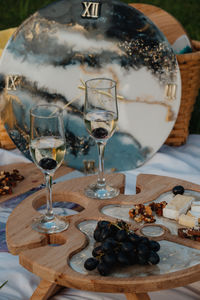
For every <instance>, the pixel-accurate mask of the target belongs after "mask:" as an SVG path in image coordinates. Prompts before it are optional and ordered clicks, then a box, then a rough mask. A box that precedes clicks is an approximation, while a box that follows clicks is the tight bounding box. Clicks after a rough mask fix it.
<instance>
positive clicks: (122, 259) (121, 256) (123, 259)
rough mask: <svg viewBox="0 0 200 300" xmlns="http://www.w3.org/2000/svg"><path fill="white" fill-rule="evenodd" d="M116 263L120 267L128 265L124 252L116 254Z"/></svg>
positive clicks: (127, 258)
mask: <svg viewBox="0 0 200 300" xmlns="http://www.w3.org/2000/svg"><path fill="white" fill-rule="evenodd" d="M117 261H118V262H119V263H120V264H122V265H129V264H130V261H129V257H128V255H126V254H125V253H124V252H119V253H117Z"/></svg>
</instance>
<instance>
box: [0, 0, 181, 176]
mask: <svg viewBox="0 0 200 300" xmlns="http://www.w3.org/2000/svg"><path fill="white" fill-rule="evenodd" d="M95 77H106V78H111V79H114V80H115V81H116V82H117V98H118V108H119V120H118V125H117V129H116V132H115V133H114V135H113V136H112V138H111V139H110V140H109V141H108V143H107V146H106V149H105V168H106V169H107V170H112V171H121V170H128V169H133V168H135V167H138V166H140V165H141V164H143V163H144V162H145V161H147V160H148V159H149V158H150V157H152V155H153V154H154V153H155V152H156V151H157V150H158V149H159V148H160V146H161V145H162V144H163V143H164V142H165V140H166V138H167V137H168V135H169V133H170V131H171V129H172V128H173V125H174V123H175V121H176V117H177V114H178V110H179V106H180V98H181V81H180V71H179V68H178V63H177V61H176V57H175V55H174V53H173V50H172V48H171V46H170V44H169V43H168V41H167V40H166V38H165V37H164V35H163V34H162V33H161V32H160V31H159V29H158V28H157V27H156V26H155V25H154V24H153V23H152V22H151V21H150V20H149V19H148V18H147V17H145V15H143V14H142V13H141V12H139V11H138V10H136V9H135V8H134V7H131V6H129V5H127V4H125V3H123V2H119V1H116V0H93V1H86V0H85V1H80V0H62V1H58V2H54V3H52V4H50V5H49V6H47V7H45V8H43V9H41V10H39V11H38V12H36V13H35V14H34V15H32V16H31V17H30V18H28V19H27V20H26V21H25V22H24V23H23V24H22V25H21V26H20V27H19V28H18V30H17V31H16V32H15V34H14V35H13V36H12V37H11V39H10V40H9V41H8V43H7V46H6V48H5V50H4V52H3V55H2V58H1V61H0V107H1V117H2V119H3V121H4V122H5V126H6V129H7V131H8V133H9V136H10V137H11V139H12V140H13V141H14V143H15V144H16V146H17V147H18V148H19V149H20V151H22V153H23V154H24V155H25V156H26V157H29V158H30V154H29V147H28V143H29V130H30V124H29V110H30V108H31V107H32V106H33V105H35V104H41V103H56V104H57V105H59V106H61V107H62V108H63V109H64V125H65V135H66V141H67V154H66V157H65V161H66V162H67V164H68V165H69V166H70V167H74V168H76V169H79V170H84V169H87V168H89V169H90V167H91V166H92V168H93V169H94V170H95V168H97V166H98V163H97V160H98V154H97V147H96V144H95V142H94V140H93V139H92V137H90V136H89V134H88V133H87V131H86V129H85V125H84V121H83V106H84V94H85V81H86V80H88V79H91V78H95Z"/></svg>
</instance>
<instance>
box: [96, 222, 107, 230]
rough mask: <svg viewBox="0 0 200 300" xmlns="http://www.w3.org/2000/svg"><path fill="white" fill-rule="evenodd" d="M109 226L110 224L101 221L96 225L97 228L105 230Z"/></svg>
mask: <svg viewBox="0 0 200 300" xmlns="http://www.w3.org/2000/svg"><path fill="white" fill-rule="evenodd" d="M109 226H110V222H109V221H105V220H101V221H99V222H98V223H97V227H99V228H101V229H102V228H105V227H109Z"/></svg>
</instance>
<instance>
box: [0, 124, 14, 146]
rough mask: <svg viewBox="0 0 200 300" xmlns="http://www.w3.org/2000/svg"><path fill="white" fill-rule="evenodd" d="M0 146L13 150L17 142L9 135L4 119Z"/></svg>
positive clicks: (0, 125) (0, 133)
mask: <svg viewBox="0 0 200 300" xmlns="http://www.w3.org/2000/svg"><path fill="white" fill-rule="evenodd" d="M0 148H4V149H7V150H11V149H14V148H16V146H15V144H14V143H13V141H12V140H11V138H10V137H9V135H8V133H7V131H6V129H5V127H4V124H3V122H2V120H0Z"/></svg>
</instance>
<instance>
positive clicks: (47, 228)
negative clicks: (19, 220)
mask: <svg viewBox="0 0 200 300" xmlns="http://www.w3.org/2000/svg"><path fill="white" fill-rule="evenodd" d="M68 226H69V223H68V222H66V221H64V220H62V219H60V218H59V217H58V216H54V218H53V219H48V218H47V217H46V216H45V215H44V216H41V217H40V218H38V219H35V220H34V223H33V224H32V229H34V230H36V231H38V232H41V233H48V234H49V233H58V232H62V231H64V230H66V229H67V228H68Z"/></svg>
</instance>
